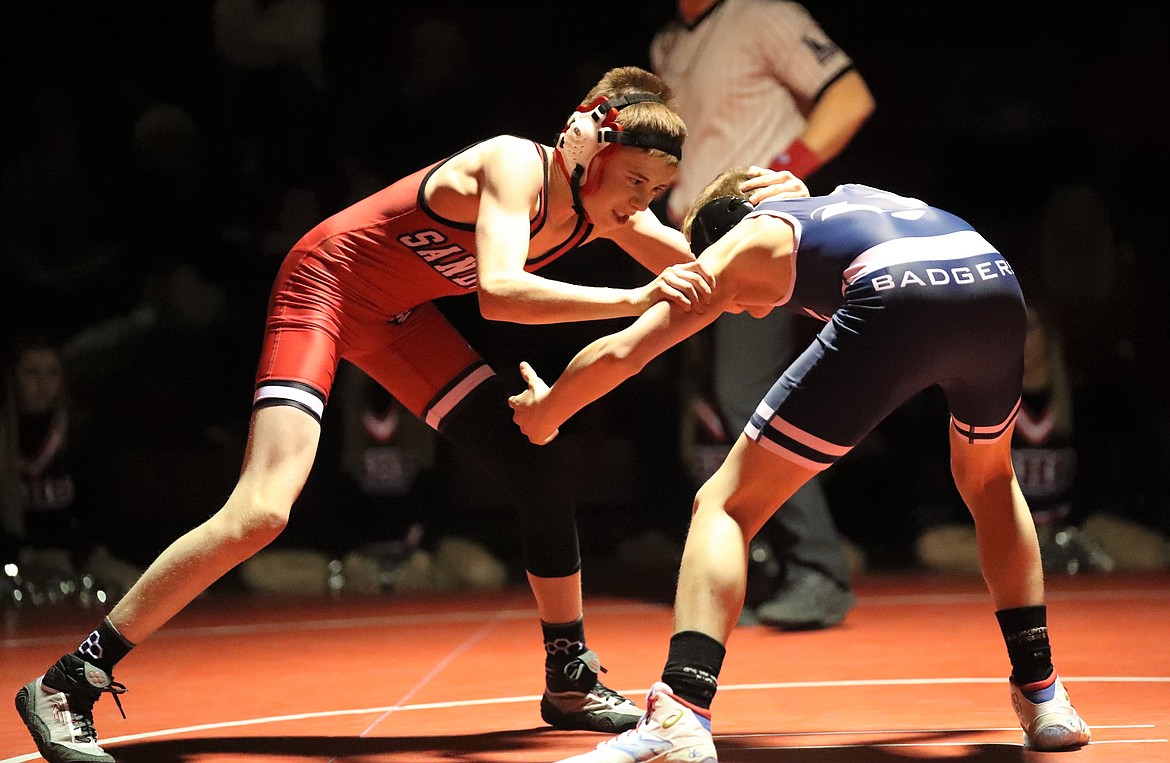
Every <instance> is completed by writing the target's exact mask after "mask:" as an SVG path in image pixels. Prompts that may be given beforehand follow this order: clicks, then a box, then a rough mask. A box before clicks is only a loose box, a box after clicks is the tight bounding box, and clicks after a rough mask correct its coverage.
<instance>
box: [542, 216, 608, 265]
mask: <svg viewBox="0 0 1170 763" xmlns="http://www.w3.org/2000/svg"><path fill="white" fill-rule="evenodd" d="M592 233H593V223H591V222H589V221H587V220H586V219H585V217H584V216H583V215H580V214H578V215H577V226H576V227H575V228H573V232H572V233H570V234H569V237H568V238H567V239H565V240H564V241H562V242H561V243H560V244H558V245H557V246H555V247H553V248H552V249H549V250H548V251H547V252H545V253H544V254H542V255H540V256H539V257H533V258H532V259H530V260H528V264H530V265H539V264H541V263H544V262H548V261H549V260H554V259H556V258H557V257H560V256H561V255H562V254H565V253H566V252H568V251H570V250H572V249H576V248H577V247H579V246H581V244H582V243H583V242H584V241H585V239H587V238H589V236H590V235H591V234H592Z"/></svg>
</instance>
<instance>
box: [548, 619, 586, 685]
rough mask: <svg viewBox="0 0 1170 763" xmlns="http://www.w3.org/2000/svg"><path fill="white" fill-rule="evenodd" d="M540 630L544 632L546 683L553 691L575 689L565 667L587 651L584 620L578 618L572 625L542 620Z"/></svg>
mask: <svg viewBox="0 0 1170 763" xmlns="http://www.w3.org/2000/svg"><path fill="white" fill-rule="evenodd" d="M540 629H541V630H542V631H543V632H544V675H545V683H547V684H548V688H550V689H552V690H553V691H568V690H570V689H572V688H574V685H573V681H572V680H571V679H570V677H568V676H566V675H565V666H566V665H568V664H569V663H570V662H571V661H572V660H573V658H574V657H577V656H579V655H580V654H582V653H583V652H584V651H585V621H584V619H583V618H577V619H576V620H574V621H573V622H571V623H546V622H544V621H543V620H541V621H540Z"/></svg>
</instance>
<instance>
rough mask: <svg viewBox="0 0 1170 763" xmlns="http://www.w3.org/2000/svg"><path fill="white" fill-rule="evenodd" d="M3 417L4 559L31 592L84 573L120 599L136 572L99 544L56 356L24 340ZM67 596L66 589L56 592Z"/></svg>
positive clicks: (88, 459) (36, 341)
mask: <svg viewBox="0 0 1170 763" xmlns="http://www.w3.org/2000/svg"><path fill="white" fill-rule="evenodd" d="M5 382H6V388H7V397H6V399H5V401H4V405H3V409H2V411H3V415H2V416H0V519H2V521H3V535H4V544H3V546H4V555H3V556H4V559H3V561H5V562H11V561H15V562H17V563H18V565H19V568H20V570H21V575H22V577H23V578H24V579H25V580H26V581H30V582H31V583H32V584H33V585H34V586H36V585H39V586H40V587H42V588H43V587H44V583H46V582H47V581H73V582H75V581H76V580H77V579H78V578H79V577H80V576H81V575H83V574H85V573H93V574H96V575H97V576H98V577H99V578H102V579H103V580H104V582H105V584H107V585H109V586H114V587H116V588H117V589H118V590H121V591H125V590H126V589H128V588H129V587H130V585H132V584H133V582H134V580H136V579H137V577H138V575H139V574H140V573H141V570H138V569H137V568H135V567H133V566H131V565H129V564H128V563H126V562H124V561H121V560H118V559H115V558H114V557H113V556H111V554H110V553H109V551H108V550H107V548H106V546H105V544H104V538H103V533H102V525H101V517H100V516H99V512H98V510H97V506H98V503H99V502H98V501H96V500H95V497H94V495H93V491H92V486H93V479H92V477H93V475H92V456H93V452H92V448H93V447H94V443H93V442H91V441H88V440H87V438H86V432H85V426H86V420H85V418H84V417H83V416H82V415H80V414H79V412H78V410H77V408H76V407H75V406H74V405H73V404H72V402H71V400H70V397H69V394H68V389H67V385H66V379H65V369H64V365H63V362H62V357H61V352H60V348H59V347H58V346H57V345H56V344H54V343H52V342H51V341H49V340H47V339H45V338H43V337H41V336H33V335H29V336H26V337H22V338H20V339H18V340H17V341H16V343H15V345H14V347H13V348H12V353H11V357H10V360H9V362H8V363H6V365H5ZM59 590H62V591H63V590H64V589H59Z"/></svg>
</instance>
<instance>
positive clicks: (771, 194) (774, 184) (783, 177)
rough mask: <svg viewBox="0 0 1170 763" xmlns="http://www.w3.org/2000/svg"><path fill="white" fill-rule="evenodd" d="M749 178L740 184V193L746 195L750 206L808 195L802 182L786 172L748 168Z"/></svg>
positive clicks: (763, 168) (764, 168)
mask: <svg viewBox="0 0 1170 763" xmlns="http://www.w3.org/2000/svg"><path fill="white" fill-rule="evenodd" d="M747 172H748V174H749V175H750V176H751V177H749V178H748V179H747V180H745V181H744V182H743V183H742V184H740V186H739V188H740V190H741V191H743V192H744V193H746V194H747V195H748V201H749V202H750V203H751V204H752V205H756V204H759V203H760V202H761V201H763V200H764V199H770V198H780V199H799V198H805V197H807V196H808V195H809V192H808V186H806V185H805V184H804V181H803V180H801V179H800V178H798V177H797V176H796V175H793V174H792V173H791V172H789V171H788V170H771V169H768V168H766V167H756V166H752V167H748V169H747Z"/></svg>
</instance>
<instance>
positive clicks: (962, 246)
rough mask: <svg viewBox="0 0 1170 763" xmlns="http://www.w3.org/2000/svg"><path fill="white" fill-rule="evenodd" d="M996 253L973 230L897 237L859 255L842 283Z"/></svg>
mask: <svg viewBox="0 0 1170 763" xmlns="http://www.w3.org/2000/svg"><path fill="white" fill-rule="evenodd" d="M995 253H997V250H996V248H995V247H994V246H992V245H991V244H990V243H988V241H987V239H985V238H983V236H980V235H979V234H978V233H976V232H975V231H973V230H960V231H955V232H953V233H945V234H943V235H941V236H920V237H910V238H896V239H893V240H892V241H883V242H882V243H880V244H878V245H877V246H872V247H870V248H869V249H866V250H865V251H864V252H862V253H861V254H859V255H857V257H856V258H854V260H853V262H851V263H849V267H847V268H845V272H844V273H842V274H841V280H842V281H843V282H844V285H845V286H848V285H850V284H852V283H853V282H854V281H856V280H857V279H858V278H861V277H862V276H865V275H868V274H869V273H872V272H874V271H875V270H881V269H882V268H888V267H893V266H894V265H905V264H906V263H908V262H924V261H925V262H929V261H933V260H961V259H963V258H965V257H975V256H978V255H980V254H995Z"/></svg>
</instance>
